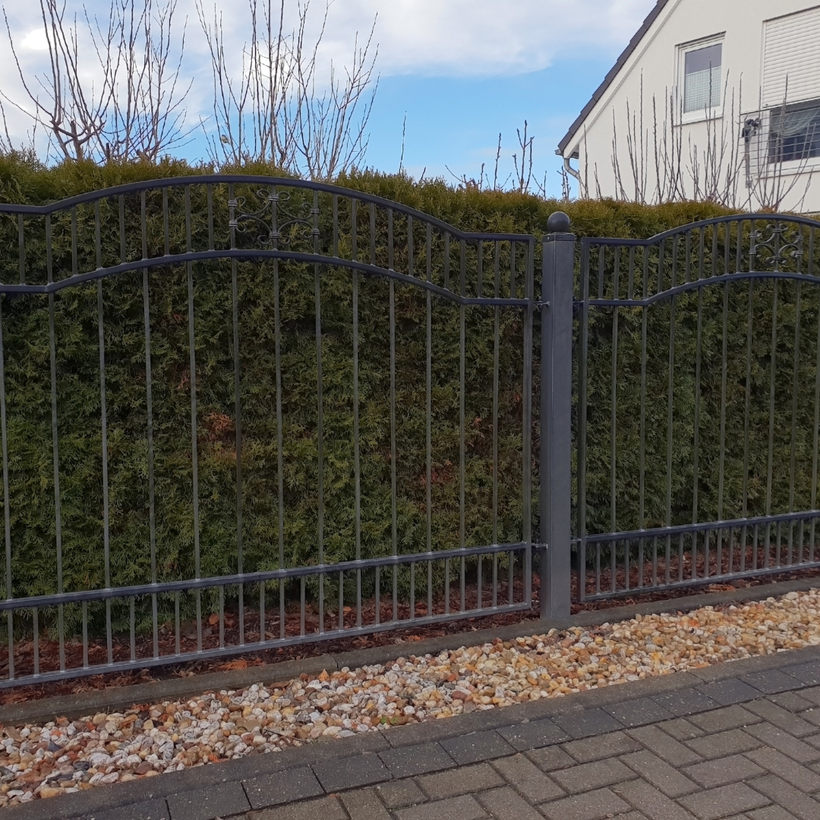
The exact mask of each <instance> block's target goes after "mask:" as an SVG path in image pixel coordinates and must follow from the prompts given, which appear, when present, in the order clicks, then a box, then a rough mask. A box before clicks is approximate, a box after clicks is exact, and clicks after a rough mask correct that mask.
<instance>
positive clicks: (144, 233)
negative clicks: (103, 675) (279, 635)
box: [140, 191, 159, 658]
mask: <svg viewBox="0 0 820 820" xmlns="http://www.w3.org/2000/svg"><path fill="white" fill-rule="evenodd" d="M140 233H141V239H142V248H141V252H142V258H143V259H146V258H147V256H148V221H147V214H146V202H145V191H140ZM142 313H143V324H144V325H145V409H146V415H147V425H146V438H147V447H148V543H149V549H150V552H151V583H152V584H156V583H157V517H156V498H155V483H154V404H153V382H152V377H151V313H150V301H149V291H148V270H147V269H145V270H143V272H142ZM151 625H152V632H153V645H154V646H153V650H154V652H153V655H154V657H155V658H158V657H159V617H158V612H157V595H156V593H152V594H151Z"/></svg>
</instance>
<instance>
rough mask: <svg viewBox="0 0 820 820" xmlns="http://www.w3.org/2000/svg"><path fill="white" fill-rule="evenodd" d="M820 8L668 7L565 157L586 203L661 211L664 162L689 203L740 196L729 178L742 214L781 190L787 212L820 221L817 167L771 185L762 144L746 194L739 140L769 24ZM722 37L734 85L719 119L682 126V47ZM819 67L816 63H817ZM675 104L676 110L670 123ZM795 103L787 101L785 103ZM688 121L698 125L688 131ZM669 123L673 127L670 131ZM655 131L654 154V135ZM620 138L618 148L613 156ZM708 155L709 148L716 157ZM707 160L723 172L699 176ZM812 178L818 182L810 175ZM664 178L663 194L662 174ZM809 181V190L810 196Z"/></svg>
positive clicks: (806, 165) (678, 0)
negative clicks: (646, 205)
mask: <svg viewBox="0 0 820 820" xmlns="http://www.w3.org/2000/svg"><path fill="white" fill-rule="evenodd" d="M818 5H820V4H819V3H818V0H776V2H774V3H773V2H771V0H669V3H668V4H667V5H666V7H665V8H664V9H663V11H662V12H661V14H660V16H659V17H658V19H657V20H655V22H654V24H653V25H652V27H651V28H650V30H649V31H648V32H647V33H646V34H645V35H644V37H643V39H642V41H641V42H640V43H639V45H638V47H637V48H636V49H635V51H634V52H633V53H632V55H630V58H629V60H628V61H627V63H626V65H625V66H624V67H623V68H622V69H621V71H620V73H619V74H618V76H617V77H616V78H615V80H614V81H613V82H612V84H611V85H610V86H609V88H608V89H607V90H606V92H605V93H604V95H603V97H602V99H601V100H599V101H598V103H597V104H596V106H595V107H594V108H593V110H592V111H591V112H590V114H589V115H588V116H587V118H586V121H585V123H583V124H582V125H581V128H580V130H579V131H578V132H577V133H576V134H575V136H574V137H573V139H572V141H571V142H570V144H569V145H568V146H567V149H566V150H565V152H564V156H565V157H570V156H572V155H573V154H574V153H575V152H576V151H577V152H578V154H579V158H578V159H575V160H572V165H573V167H577V168H578V170H579V172H580V176H581V186H582V190H581V193H582V194H583V193H584V191H583V186H584V184H586V185H587V186H588V190H587V191H586V194H587V195H588V196H591V197H596V196H597V195H598V193H599V192H600V195H602V196H609V197H616V198H617V197H625V198H627V199H637V200H645V201H650V202H651V201H656V200H657V198H658V179H657V174H656V167H657V166H658V164H659V163H660V164H661V165H662V164H663V162H664V158H666V159H667V160H668V161H671V164H672V166H674V167H679V168H680V170H681V173H680V180H679V188H680V189H681V190H682V192H683V195H684V196H685V198H690V199H694V198H698V199H703V198H706V197H707V196H708V193H709V189H710V188H711V189H713V190H714V189H718V190H723V191H725V190H726V189H727V188H729V187H733V188H734V186H729V185H727V182H726V180H727V176H728V177H734V178H736V179H737V185H736V188H735V190H734V194H735V197H734V199H735V201H734V204H735V205H737V206H745V207H747V208H750V209H752V210H757V209H758V208H759V207H760V205H761V204H767V202H768V201H770V200H771V199H772V197H773V194H774V189H775V187H776V186H778V185H779V186H780V194H781V196H780V198H781V199H782V202H781V203H780V207H781V210H800V211H803V212H809V213H818V212H820V158H814V159H812V160H808V161H804V162H802V163H800V162H798V163H791V164H790V165H791V168H790V167H788V165H787V164H784V165H783V166H781V167H780V169H779V181H778V178H777V177H776V176H773V175H772V170H773V168H772V166H770V165H768V164H767V163H766V162H765V161H762V162H760V161H757V156H756V155H757V152H758V151H759V150H764V149H765V142H761V141H760V140H756V139H752V140H751V141H750V164H749V167H750V170H751V172H752V181H753V185H752V188H751V189H749V188H747V185H746V173H745V162H744V141H743V139H742V138H741V129H742V123H743V121H744V119H745V117H744V115H746V116H749V115H752V116H760V85H761V72H762V60H763V54H762V52H763V23H764V21H765V20H768V19H771V18H773V17H780V16H782V15H786V14H789V13H793V12H798V11H802V10H806V9H810V8H814V7H817V6H818ZM720 34H723V38H722V44H723V55H722V66H723V70H722V82H726V81H727V79H728V88H727V90H726V93H725V95H723V96H724V99H723V100H722V105H721V110H718V111H716V112H715V115H714V117H711V118H704V112H699V114H697V115H694V116H689V115H683V117H682V116H681V106H680V95H679V93H678V89H677V88H676V87H675V84H676V82H677V81H678V79H679V77H681V75H682V69H681V68H680V67H679V61H680V59H681V57H680V55H681V52H680V49H679V46H680V45H682V44H685V43H690V42H694V41H698V40H702V39H703V40H705V39H708V38H710V37H712V36H713V35H720ZM817 59H818V61H820V53H819V54H818V56H817ZM681 94H682V92H681ZM670 99H674V100H677V102H676V103H675V104H674V105H675V111H674V113H673V114H671V115H670V112H669V110H668V101H669V100H670ZM653 100H654V103H655V111H654V112H653ZM665 101H666V103H665ZM795 101H796V100H794V99H792V96H791V95H790V97H789V102H795ZM628 109H629V112H630V114H629V118H628V117H627V110H628ZM641 112H642V116H643V125H642V127H641V125H640V118H641ZM613 117H614V123H613ZM664 119H665V120H666V121H667V127H666V128H664V125H663V122H664ZM681 119H683V122H684V124H682V125H681V124H679V123H680V121H681ZM690 119H694V120H695V121H693V122H689V121H688V120H690ZM764 119H765V116H764ZM629 120H631V121H632V123H633V126H632V129H631V130H632V133H633V135H637V134H640V135H641V137H638V138H637V139H636V140H635V141H633V151H632V153H633V156H634V157H635V160H636V162H635V163H634V164H636V165H637V166H639V167H640V168H642V169H643V170H642V172H641V173H640V174H639V180H638V181H637V182H636V180H635V178H634V176H635V175H634V174H633V171H632V166H633V163H632V162H631V160H630V152H629V146H628V144H627V137H628V133H629V131H630V128H629V127H628V121H629ZM670 120H674V122H675V124H674V125H670ZM656 130H657V132H658V138H657V142H658V151H657V152H656V146H655V142H656V140H655V136H654V133H653V132H654V131H656ZM615 132H617V147H616V148H615V147H614V146H613V133H615ZM675 144H676V145H677V146H678V147H677V149H676V148H675V147H674V145H675ZM707 145H711V146H712V150H711V151H708V150H707ZM761 146H764V147H763V148H761ZM614 153H616V155H617V157H618V167H619V169H620V183H619V182H618V179H617V174H616V171H615V170H614V168H613V161H612V158H613V154H614ZM708 153H711V155H712V157H719V158H720V166H721V167H718V163H717V162H716V163H715V164H714V167H713V168H711V169H708V168H704V167H703V158H704V155H705V154H708ZM656 154H657V157H658V160H657V161H656ZM676 156H678V157H679V161H678V160H677V159H676ZM696 158H697V159H696ZM733 169H734V170H733ZM761 171H762V174H761ZM811 171H814V173H813V174H810V173H809V172H811ZM695 176H697V177H699V179H700V181H701V187H700V190H698V189H696V187H695V184H694V179H693V178H694V177H695ZM660 177H661V185H663V179H664V171H663V170H662V171H661V174H660ZM810 177H813V178H811V179H810ZM667 179H668V176H667ZM807 181H809V182H810V184H809V188H808V192H806V183H807ZM795 183H796V184H795Z"/></svg>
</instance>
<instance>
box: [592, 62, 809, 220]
mask: <svg viewBox="0 0 820 820" xmlns="http://www.w3.org/2000/svg"><path fill="white" fill-rule="evenodd" d="M709 98H710V99H711V98H712V95H711V91H710V94H709ZM742 98H743V89H742V84H740V83H739V84H738V85H737V88H735V87H730V85H729V77H728V74H727V76H726V79H725V81H724V87H723V93H722V96H721V106H720V108H719V109H717V110H716V109H706V110H705V111H704V112H703V117H702V120H701V123H702V127H701V138H700V142H698V141H697V140H696V139H695V138H693V136H692V132H691V129H687V130H688V132H689V133H688V136H687V137H686V138H685V139H684V128H683V127H682V126H683V125H684V112H683V102H682V100H681V99H679V98H678V97H677V96H676V95H674V94H670V92H669V90H668V89H667V90H665V92H664V100H663V105H662V107H661V106H659V103H658V100H657V98H656V97H655V96H654V95H653V97H652V122H651V125H649V124H645V122H644V95H643V79H642V80H641V90H640V100H639V103H638V107H637V108H632V106H631V104H630V101H629V100H627V102H626V130H625V135H624V137H625V150H624V151H623V152H622V151H621V144H622V143H621V142H620V136H621V133H620V129H619V125H618V117H617V112H616V111H615V110H614V109H613V111H612V142H611V156H610V162H611V165H612V175H613V191H614V195H615V197H616V198H617V199H621V200H625V201H631V202H639V203H643V204H655V203H660V202H680V201H684V200H700V201H707V202H715V203H717V204H720V205H724V206H727V207H733V208H753V209H763V210H779V209H781V208H782V207H784V204H785V203H786V202H787V201H792V200H794V198H795V196H796V195H797V194H798V193H800V190H799V187H798V186H804V190H803V191H802V196H799V197H798V198H797V200H796V203H795V202H793V201H792V202H791V205H792V207H796V208H797V209H798V210H799V209H800V207H802V203H803V202H804V201H805V197H806V194H807V192H808V188H809V185H810V184H811V174H810V173H806V171H807V169H806V164H807V160H808V156H807V153H806V151H804V152H803V155H801V156H799V157H796V156H794V151H793V150H792V151H791V152H787V151H784V150H783V135H782V133H781V134H778V132H777V131H775V130H773V129H772V127H771V126H772V123H773V122H774V121H776V120H777V118H778V117H779V121H780V122H785V121H786V108H787V106H786V101H785V99H784V102H783V105H782V106H781V109H780V111H779V112H775V111H772V110H763V109H762V108H760V107H758V109H757V110H756V111H753V112H751V113H746V114H743V113H742V112H743V104H742ZM659 108H660V110H661V111H662V112H663V114H662V116H661V117H659V116H658V110H659ZM739 122H740V123H742V125H741V126H740V128H739V127H738V123H739ZM799 125H800V122H799V121H798V122H797V123H796V126H795V127H798V126H799ZM803 136H804V145H805V146H808V145H810V144H811V142H812V139H811V137H812V136H813V135H808V136H807V135H803ZM584 144H585V151H584V153H585V158H586V161H585V165H584V167H583V172H584V179H587V176H588V174H589V168H590V159H589V154H588V151H587V149H586V136H585V140H584ZM787 155H788V156H787ZM786 161H788V162H789V166H788V168H787V167H785V166H784V162H786ZM753 166H754V167H753ZM592 169H593V177H594V182H595V190H596V192H597V196H598V197H601V196H602V192H603V189H604V188H605V187H606V186H604V185H602V183H601V180H600V178H599V174H598V167H597V164H596V163H594V162H593V163H592ZM580 179H581V176H580V174H579V181H580ZM744 180H745V186H743V185H741V183H742V181H744ZM653 182H654V184H652V183H653ZM580 187H581V191H580V194H581V196H582V197H585V196H589V184H588V182H587V183H586V184H582V185H581V186H580Z"/></svg>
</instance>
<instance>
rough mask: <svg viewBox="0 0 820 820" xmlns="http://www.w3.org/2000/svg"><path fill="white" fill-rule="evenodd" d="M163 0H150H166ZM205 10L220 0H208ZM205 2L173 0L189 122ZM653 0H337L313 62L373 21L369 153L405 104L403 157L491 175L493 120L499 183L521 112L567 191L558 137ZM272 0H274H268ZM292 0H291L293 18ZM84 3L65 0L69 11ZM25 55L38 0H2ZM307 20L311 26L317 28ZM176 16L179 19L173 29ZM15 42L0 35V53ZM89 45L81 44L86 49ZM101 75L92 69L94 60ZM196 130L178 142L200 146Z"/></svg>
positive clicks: (538, 156)
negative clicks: (182, 45)
mask: <svg viewBox="0 0 820 820" xmlns="http://www.w3.org/2000/svg"><path fill="white" fill-rule="evenodd" d="M163 1H164V0H155V2H163ZM200 2H201V6H202V8H203V10H204V12H205V14H206V16H208V17H212V16H213V13H214V2H213V0H200ZM196 3H197V0H177V9H176V15H177V18H176V19H177V20H178V21H181V20H182V19H184V18H185V17H186V16H187V18H188V22H187V33H186V52H185V54H186V56H185V62H184V73H185V75H186V76H188V77H192V78H194V89H193V90H192V93H191V96H190V97H189V98H188V101H187V103H188V112H187V115H188V119H187V122H188V125H189V126H190V125H196V123H197V122H198V121H199V120H200V119H206V118H207V116H208V109H209V105H210V103H211V97H210V95H211V81H210V60H209V58H208V55H207V51H206V48H205V42H204V38H203V35H202V29H201V27H200V24H199V20H198V16H197V8H196ZM654 3H655V0H573V2H571V3H567V2H566V1H565V0H507V2H506V3H499V2H498V0H334V2H332V3H331V6H330V8H329V12H328V17H327V27H326V31H325V36H324V40H323V41H322V46H321V48H320V50H319V52H318V55H317V65H318V66H319V72H318V73H320V74H321V72H322V71H323V70H324V69H326V68H327V67H328V66H329V65H330V64H331V62H332V63H333V64H334V65H335V67H336V70H337V71H338V70H340V68H341V67H342V66H344V65H345V64H346V62H348V61H349V59H350V55H351V53H352V49H353V44H354V40H355V37H356V34H357V32H358V33H359V35H360V36H361V35H362V34H363V33H364V34H366V33H367V32H368V31H369V29H370V27H371V25H372V24H373V21H374V19H375V20H376V23H375V33H374V41H375V42H376V43H378V46H379V53H378V58H377V61H376V72H377V73H378V74H379V88H378V93H377V96H376V100H375V105H374V108H373V112H372V116H371V119H370V123H369V132H370V147H369V150H368V154H367V158H366V162H367V164H368V165H370V166H372V167H375V168H377V169H380V170H385V171H394V170H396V169H397V168H398V166H399V160H400V157H401V149H402V148H401V142H402V124H403V121H404V118H405V116H406V139H405V145H404V167H405V168H406V169H407V170H408V172H409V173H411V174H412V175H414V176H419V175H420V174H421V173H422V172H425V173H426V175H427V176H443V177H445V178H446V179H449V180H451V181H454V177H453V176H452V175H451V173H450V171H448V170H447V169H448V167H449V169H450V170H451V171H452V174H454V175H455V176H457V177H461V176H462V175H466V176H467V177H468V178H475V177H478V175H479V173H480V168H481V164H482V162H483V163H485V165H486V171H487V172H488V173H489V174H490V176H491V177H492V171H493V165H494V160H495V154H496V144H497V140H498V134H499V132H501V133H502V135H503V140H502V164H501V166H500V177H501V180H502V181H503V180H504V179H506V177H507V175H508V174H509V173H510V172H511V171H512V160H511V155H512V154H513V153H515V152H517V151H518V148H517V141H516V129H517V128H522V127H523V122H524V120H525V119H526V120H527V121H528V123H529V134H530V135H531V136H533V137H534V138H535V141H534V143H533V148H534V160H535V163H534V173H535V175H536V176H537V177H538V178H539V179H541V178H543V176H544V174H545V173H546V174H547V188H548V193H549V194H551V195H558V194H560V179H559V176H558V169H559V168H560V162H559V161H558V159H557V158H556V157H555V155H554V151H555V147H556V145H557V143H558V140H559V139H560V138H561V136H562V135H563V134H564V132H565V131H566V129H567V127H568V126H569V125H570V123H571V122H572V121H573V119H574V118H575V116H576V115H577V114H578V112H579V110H580V109H581V107H582V106H583V105H584V103H585V102H586V101H587V100H588V99H589V96H590V94H591V93H592V91H593V90H594V89H595V88H596V86H597V85H598V84H599V83H600V81H601V80H602V79H603V77H604V75H605V74H606V72H607V70H608V69H609V68H610V67H611V65H612V63H613V62H614V60H615V59H616V58H617V55H618V54H619V53H620V51H621V50H622V49H623V48H624V46H625V45H626V43H627V42H628V40H629V38H630V37H631V36H632V35H633V34H634V32H635V31H636V29H637V28H638V26H639V25H640V23H641V21H642V20H643V18H644V17H645V16H646V14H647V13H648V12H649V11H650V9H651V8H652V6H653V5H654ZM274 5H275V7H276V8H277V9H278V7H279V0H274ZM323 5H324V4H323V0H312V7H311V9H310V15H311V16H310V18H309V19H310V22H309V26H308V38H310V36H311V34H312V33H315V31H316V30H317V28H316V27H317V26H318V25H319V19H320V18H321V13H322V11H323ZM295 7H296V0H286V14H287V15H290V18H289V19H293V20H295V16H294V15H295ZM87 8H88V10H89V12H90V14H91V15H92V16H93V15H97V16H98V17H99V18H102V19H105V18H106V17H107V4H106V3H105V2H103V0H88V2H87ZM215 8H216V10H217V11H221V12H222V13H223V15H224V16H223V20H224V25H225V37H226V52H227V53H229V54H231V55H240V56H241V54H242V46H243V44H244V43H245V42H246V40H247V36H248V32H247V22H246V18H245V17H243V12H244V11H245V10H246V8H247V5H246V2H245V0H235V2H232V3H228V2H226V1H225V0H217V2H216V4H215ZM82 10H83V6H82V4H81V3H78V2H75V0H66V11H67V16H71V15H73V14H74V13H77V14H82ZM6 14H7V16H8V20H9V26H10V28H11V31H12V34H13V36H14V38H15V44H16V46H17V51H18V55H19V57H20V60H21V63H22V64H23V65H24V69H25V70H26V71H27V72H29V74H31V73H34V72H36V71H37V70H38V69H42V67H43V66H44V64H45V63H44V61H45V59H46V58H47V52H46V51H45V50H44V49H43V45H44V42H43V35H42V33H41V30H42V24H41V22H40V19H39V18H40V9H39V6H38V5H36V4H34V3H29V4H19V5H15V6H14V7H7V8H6ZM311 26H312V27H313V28H312V29H311ZM179 28H180V27H179V26H178V29H179ZM2 53H6V54H8V44H7V42H3V41H2V40H0V54H2ZM81 56H84V52H81ZM87 76H88V78H89V82H91V81H93V67H91V68H89V69H88V73H87ZM0 90H2V92H4V93H5V95H6V96H7V97H8V98H10V99H12V100H14V101H16V102H23V101H24V100H25V97H24V96H23V95H22V93H21V89H20V87H19V81H18V79H17V76H16V70H15V68H14V65H13V63H12V62H11V61H10V60H6V59H4V60H0ZM5 109H6V117H7V121H8V125H9V130H10V131H11V133H12V136H16V137H18V138H22V135H23V134H24V133H25V130H26V128H27V127H28V124H27V122H26V120H25V118H24V117H23V116H22V115H21V114H20V113H19V112H17V111H15V110H14V109H13V107H11V106H10V105H9V104H8V101H7V102H6V105H5ZM203 150H204V146H203V141H202V139H201V138H198V139H196V140H195V141H194V142H193V143H192V144H191V145H189V146H188V147H187V148H185V149H182V150H181V151H179V153H181V154H183V155H187V156H188V157H189V158H196V157H197V155H201V154H202V153H203Z"/></svg>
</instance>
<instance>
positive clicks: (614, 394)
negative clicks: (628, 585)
mask: <svg viewBox="0 0 820 820" xmlns="http://www.w3.org/2000/svg"><path fill="white" fill-rule="evenodd" d="M620 251H621V249H620V247H616V248H615V254H614V256H615V259H614V265H613V271H612V293H613V299H617V298H618V285H619V282H618V275H619V273H620V271H619V268H620V261H621V254H620ZM618 318H619V312H618V306H617V305H615V306H614V307H613V308H612V377H611V379H610V391H611V393H610V416H609V427H610V429H609V440H610V454H609V469H610V490H609V520H610V527H611V530H610V532H618V524H617V521H618V518H617V511H616V508H615V504H616V498H617V492H616V489H617V486H618V483H617V471H618V468H617V456H618V447H617V445H618V441H617V435H616V434H617V430H618ZM612 556H613V562H614V558H615V551H614V548H613V552H612ZM612 575H613V579H614V576H615V573H614V569H613V573H612Z"/></svg>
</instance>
